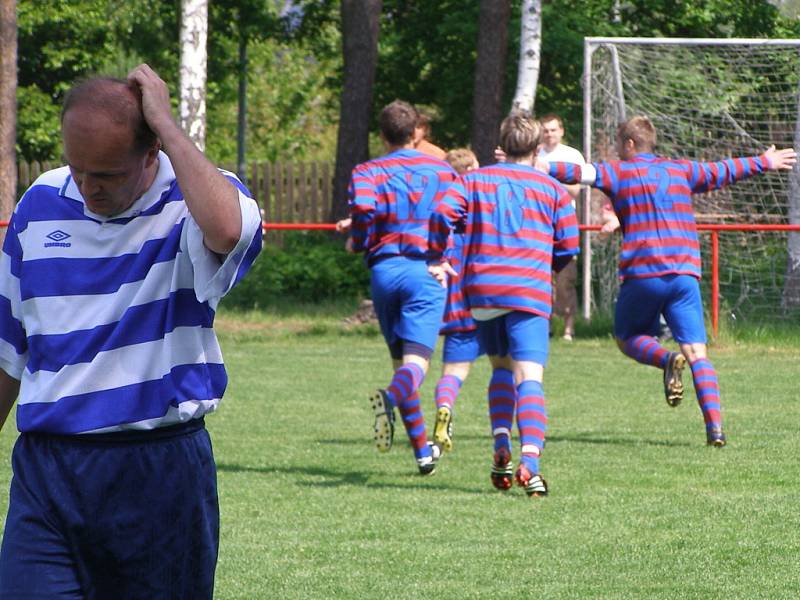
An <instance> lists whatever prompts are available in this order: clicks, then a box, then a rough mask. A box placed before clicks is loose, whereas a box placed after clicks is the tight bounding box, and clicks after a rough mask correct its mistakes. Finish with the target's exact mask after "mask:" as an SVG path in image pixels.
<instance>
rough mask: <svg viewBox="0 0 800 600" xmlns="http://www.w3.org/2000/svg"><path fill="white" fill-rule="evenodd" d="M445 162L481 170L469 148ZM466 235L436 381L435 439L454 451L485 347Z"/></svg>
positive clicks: (455, 248) (459, 238)
mask: <svg viewBox="0 0 800 600" xmlns="http://www.w3.org/2000/svg"><path fill="white" fill-rule="evenodd" d="M445 160H446V161H447V162H448V163H450V166H452V167H453V169H455V171H456V173H458V174H459V175H463V174H464V173H467V172H468V171H472V170H474V169H477V168H478V159H477V158H476V157H475V154H474V153H473V152H472V150H469V149H468V148H455V149H454V150H451V151H450V152H448V153H447V155H446V156H445ZM464 248H465V245H464V235H463V234H455V235H454V236H453V238H452V246H451V247H450V248H449V249H448V251H447V253H446V257H447V261H448V262H449V263H450V265H451V266H452V267H453V269H454V270H455V271H456V272H457V273H459V275H458V276H454V277H448V280H447V302H446V304H445V310H444V318H443V319H442V328H441V330H440V331H439V333H441V334H442V335H443V336H444V347H443V348H442V376H441V377H440V378H439V381H437V382H436V391H435V392H434V394H435V401H436V425H435V426H434V428H433V439H434V441H435V442H436V443H437V444H439V445H440V446H441V447H442V448H443V449H444V450H447V451H450V450H452V449H453V412H454V411H453V409H454V406H455V402H456V398H457V397H458V393H459V390H460V389H461V386H462V384H463V383H464V381H465V380H466V379H467V376H468V375H469V370H470V366H471V365H472V363H473V362H474V361H475V359H476V358H478V357H479V356H480V355H481V354H484V350H483V346H482V345H481V343H480V338H479V337H478V326H477V325H475V321H474V320H473V319H472V315H471V314H470V312H469V307H468V306H467V304H466V301H465V299H464V293H463V289H462V285H461V282H462V277H461V276H460V271H461V264H462V262H463V258H464V257H463V255H464Z"/></svg>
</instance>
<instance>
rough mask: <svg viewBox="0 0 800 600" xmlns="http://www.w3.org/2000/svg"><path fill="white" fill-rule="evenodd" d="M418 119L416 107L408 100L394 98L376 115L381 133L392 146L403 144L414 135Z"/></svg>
mask: <svg viewBox="0 0 800 600" xmlns="http://www.w3.org/2000/svg"><path fill="white" fill-rule="evenodd" d="M418 120H419V113H418V112H417V109H416V108H414V107H413V106H411V105H410V104H409V103H408V102H403V101H402V100H395V101H394V102H391V103H389V104H387V105H386V106H385V107H384V108H383V110H382V111H381V114H380V116H379V117H378V125H379V126H380V129H381V135H383V137H384V139H385V140H386V141H387V142H388V143H389V144H391V145H392V146H403V145H405V144H407V143H408V142H410V141H411V140H412V138H413V137H414V129H415V128H416V126H417V122H418Z"/></svg>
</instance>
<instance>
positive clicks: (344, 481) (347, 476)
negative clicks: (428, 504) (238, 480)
mask: <svg viewBox="0 0 800 600" xmlns="http://www.w3.org/2000/svg"><path fill="white" fill-rule="evenodd" d="M217 471H218V472H222V473H257V474H260V475H276V474H281V475H303V476H308V477H315V478H319V477H324V478H326V481H320V480H319V479H316V480H314V481H295V483H296V484H297V485H299V486H307V487H315V488H320V487H330V488H338V487H344V486H350V487H365V488H373V489H397V490H422V489H426V490H427V489H439V490H442V491H445V492H463V493H465V494H485V493H487V492H491V491H492V490H491V489H487V488H474V487H463V486H454V485H440V484H437V483H436V479H434V478H435V477H436V475H433V476H431V477H421V476H416V475H413V474H411V473H410V474H409V475H405V474H402V475H400V478H403V479H405V478H408V479H409V481H408V482H405V481H402V480H400V481H396V482H385V481H381V482H375V481H370V479H372V478H373V477H384V476H387V474H386V473H385V472H383V471H336V470H335V469H328V468H325V467H318V466H308V465H307V466H303V467H279V466H270V465H267V466H263V467H257V466H253V465H240V464H234V463H224V462H222V463H217ZM414 479H416V481H414Z"/></svg>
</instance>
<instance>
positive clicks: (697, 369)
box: [689, 358, 722, 431]
mask: <svg viewBox="0 0 800 600" xmlns="http://www.w3.org/2000/svg"><path fill="white" fill-rule="evenodd" d="M689 366H690V367H691V369H692V380H693V381H694V391H695V393H696V394H697V403H698V404H699V405H700V410H701V411H703V420H704V421H705V423H706V430H707V431H709V430H711V429H714V428H721V427H722V412H721V411H722V405H721V403H720V397H719V382H718V381H717V371H716V370H715V369H714V365H712V364H711V361H710V360H708V359H707V358H699V359H697V360H695V361H694V362H691V363H689Z"/></svg>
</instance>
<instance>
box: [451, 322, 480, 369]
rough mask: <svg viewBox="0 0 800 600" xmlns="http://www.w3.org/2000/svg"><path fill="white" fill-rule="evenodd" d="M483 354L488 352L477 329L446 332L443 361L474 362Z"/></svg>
mask: <svg viewBox="0 0 800 600" xmlns="http://www.w3.org/2000/svg"><path fill="white" fill-rule="evenodd" d="M482 354H486V352H485V351H484V349H483V344H482V343H481V338H480V336H479V335H478V330H477V329H473V330H472V331H456V332H453V333H446V334H445V336H444V348H443V349H442V362H446V363H460V362H473V361H475V360H476V359H477V358H478V357H479V356H481V355H482Z"/></svg>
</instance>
